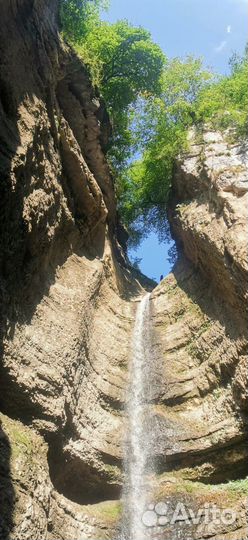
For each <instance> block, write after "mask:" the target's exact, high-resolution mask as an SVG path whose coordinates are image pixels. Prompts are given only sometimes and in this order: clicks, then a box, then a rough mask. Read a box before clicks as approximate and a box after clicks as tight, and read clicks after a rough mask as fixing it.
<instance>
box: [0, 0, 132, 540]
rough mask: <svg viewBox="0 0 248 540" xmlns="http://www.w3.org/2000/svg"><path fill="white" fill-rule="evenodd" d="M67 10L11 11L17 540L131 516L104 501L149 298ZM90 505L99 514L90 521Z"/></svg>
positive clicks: (0, 401)
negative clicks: (136, 335)
mask: <svg viewBox="0 0 248 540" xmlns="http://www.w3.org/2000/svg"><path fill="white" fill-rule="evenodd" d="M57 7H58V6H57V2H55V1H52V2H51V1H50V0H35V1H34V2H30V1H29V0H28V1H26V0H18V1H14V0H7V1H6V2H4V3H3V6H1V44H0V47H1V60H0V62H1V69H0V71H1V75H0V77H1V80H0V139H1V146H0V152H1V156H0V176H1V185H0V190H1V194H0V206H1V208H0V210H1V211H0V216H1V233H0V246H1V249H0V278H1V282H0V293H1V295H0V298H1V353H2V354H1V356H2V359H1V364H0V407H1V411H3V412H4V413H5V415H7V416H5V420H6V418H7V420H6V421H5V420H4V421H3V423H2V438H1V441H2V445H3V456H5V457H3V469H2V468H1V473H2V472H3V484H4V487H6V490H7V493H8V494H9V495H8V496H7V498H6V500H5V510H4V519H3V522H2V521H1V527H2V528H1V532H0V537H1V538H4V539H5V538H9V536H10V537H11V538H13V539H15V540H16V539H17V538H18V539H19V538H20V539H29V538H31V537H32V538H33V539H35V538H37V539H40V538H56V539H58V538H66V539H69V538H72V539H73V540H75V538H80V539H81V538H82V535H83V536H84V537H85V538H92V535H96V536H98V533H97V530H98V529H97V527H98V525H99V527H100V526H101V524H102V527H103V528H105V529H106V528H107V532H106V530H105V532H104V531H101V532H100V533H99V535H100V537H101V538H104V535H105V536H106V535H109V534H110V531H111V527H112V526H114V520H113V516H114V515H118V508H119V507H118V503H112V502H111V501H110V502H108V503H107V506H106V503H105V502H104V501H107V500H111V499H118V497H119V494H120V490H121V484H122V472H121V445H122V432H123V421H122V405H123V402H124V399H125V388H126V379H127V363H128V356H129V352H128V348H129V343H130V339H131V332H132V323H133V315H134V313H133V312H134V310H133V307H132V304H131V303H130V301H129V297H130V296H131V297H132V296H134V297H135V296H136V295H138V294H140V291H141V290H142V289H141V286H140V285H139V283H138V282H137V281H136V280H135V279H132V278H131V275H130V273H129V272H128V270H126V269H125V268H124V269H122V268H121V266H120V264H119V263H118V262H117V258H116V256H115V254H118V259H119V260H120V261H121V260H122V258H123V257H122V253H121V248H120V246H119V245H118V240H117V231H118V228H119V225H118V222H117V218H116V203H115V194H114V186H113V180H112V177H111V174H110V170H109V167H108V164H107V161H106V158H105V154H104V148H105V146H106V144H107V141H108V136H109V134H110V131H111V127H110V123H109V120H108V115H107V112H106V110H105V108H104V105H103V103H102V100H101V98H100V96H99V95H98V94H97V91H96V90H94V89H93V87H92V85H91V82H90V79H89V76H88V73H87V71H86V69H85V67H84V65H83V64H82V63H81V62H80V61H79V59H78V58H77V57H76V55H75V54H74V53H73V51H72V50H71V49H70V48H69V47H68V46H66V45H65V44H64V43H63V42H62V41H61V38H60V36H59V33H58V26H57ZM8 417H10V418H12V419H13V421H12V420H9V421H8ZM14 419H16V420H17V424H15V421H14ZM6 422H7V423H6ZM24 424H25V425H28V428H27V429H26V427H25V426H24ZM15 435H17V436H18V441H19V439H20V441H21V442H20V444H19V442H18V441H17V446H18V449H17V450H18V456H19V457H18V456H16V453H15V450H13V446H14V445H15ZM22 438H23V441H24V442H23V443H22ZM26 440H27V444H26V442H25V441H26ZM29 448H30V451H29ZM11 452H12V453H11ZM22 453H23V455H22ZM35 478H36V479H37V485H36V480H35ZM16 492H17V494H16ZM1 496H2V487H1ZM16 496H17V500H16ZM85 503H92V504H93V503H100V505H99V506H97V509H96V511H95V512H94V511H93V510H91V511H90V512H89V511H86V510H84V509H83V506H82V505H84V504H85ZM88 510H89V509H88ZM106 523H107V524H108V527H107V525H106Z"/></svg>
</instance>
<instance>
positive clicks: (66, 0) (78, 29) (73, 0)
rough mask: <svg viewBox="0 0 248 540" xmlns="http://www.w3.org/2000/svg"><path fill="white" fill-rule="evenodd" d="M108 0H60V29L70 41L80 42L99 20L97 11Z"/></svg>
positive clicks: (105, 5) (104, 5)
mask: <svg viewBox="0 0 248 540" xmlns="http://www.w3.org/2000/svg"><path fill="white" fill-rule="evenodd" d="M107 5H108V0H60V23H61V29H62V32H63V34H64V36H65V37H66V39H68V40H69V41H70V42H71V43H73V44H76V43H82V42H83V40H84V39H85V37H86V35H87V34H88V33H89V32H90V30H91V29H92V28H93V27H94V26H95V25H96V24H97V23H98V22H99V21H100V18H99V11H100V9H101V8H102V9H104V8H106V7H107Z"/></svg>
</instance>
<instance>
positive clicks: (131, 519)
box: [122, 294, 150, 540]
mask: <svg viewBox="0 0 248 540" xmlns="http://www.w3.org/2000/svg"><path fill="white" fill-rule="evenodd" d="M149 300H150V295H149V294H147V295H145V296H144V297H143V298H142V300H141V301H140V303H139V305H138V308H137V313H136V320H135V327H134V332H133V341H132V363H131V368H130V384H129V389H128V398H127V417H128V435H127V440H126V448H125V475H126V480H125V487H124V497H123V498H124V525H123V529H124V530H123V535H122V538H125V540H143V539H144V538H145V531H144V527H143V524H142V513H143V512H144V510H145V505H146V502H147V500H146V498H147V489H148V486H147V459H148V457H149V456H148V446H149V445H148V440H147V439H148V434H147V429H146V425H145V424H146V409H147V390H148V384H149V360H150V359H149V358H148V355H149Z"/></svg>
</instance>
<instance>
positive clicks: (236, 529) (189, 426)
mask: <svg viewBox="0 0 248 540" xmlns="http://www.w3.org/2000/svg"><path fill="white" fill-rule="evenodd" d="M194 143H195V141H194V140H192V145H191V149H190V151H189V154H187V156H185V157H183V158H182V160H181V162H180V163H178V165H177V168H176V172H175V177H174V184H173V196H172V200H171V208H170V213H169V218H170V223H171V228H172V232H173V234H174V236H175V239H176V241H177V244H178V247H179V251H180V253H181V255H180V258H179V261H178V262H177V263H176V265H175V267H174V269H173V272H172V273H171V274H170V275H169V276H168V277H167V278H166V279H165V280H163V282H162V283H161V284H160V285H159V286H158V287H157V288H156V289H155V290H154V292H153V294H152V320H153V349H152V350H153V355H154V358H153V361H154V384H153V389H154V394H153V396H152V400H153V403H154V406H153V410H151V416H150V419H149V427H150V429H151V430H152V433H153V440H154V443H155V452H154V453H155V460H156V463H157V469H158V471H160V476H159V477H158V478H157V479H156V481H155V485H156V488H155V492H156V497H157V498H158V500H159V501H161V500H162V501H164V500H165V501H166V502H168V504H169V506H170V507H171V506H172V507H173V500H174V502H175V501H181V502H182V503H183V504H186V508H197V509H198V510H199V508H202V506H203V503H205V502H208V503H210V504H216V496H217V492H218V490H219V497H220V498H221V499H222V502H223V504H224V506H226V507H229V506H230V504H231V506H232V505H234V506H235V505H236V504H238V505H239V510H237V511H234V513H236V516H237V520H236V521H234V522H233V523H232V524H230V526H227V524H225V526H223V523H222V527H220V524H219V525H218V524H216V523H213V521H212V520H209V521H208V523H205V528H204V527H203V525H202V522H200V524H199V526H198V527H194V526H193V524H192V523H191V524H190V526H189V524H188V525H187V523H185V524H184V525H185V527H184V526H183V529H182V528H180V527H179V529H178V530H177V531H174V536H173V537H175V538H179V537H180V534H182V530H183V531H185V534H186V533H187V534H190V535H191V536H190V538H202V537H205V536H207V537H209V536H210V537H214V538H220V537H221V538H222V535H226V536H225V538H228V539H233V540H234V539H235V540H236V538H246V536H247V517H246V515H245V508H246V494H247V481H245V480H242V479H244V478H245V477H246V476H247V457H248V456H247V316H246V308H247V306H246V301H247V197H248V194H247V191H248V189H247V180H248V167H247V149H246V148H244V147H241V146H238V145H235V146H234V145H231V144H230V143H228V142H227V141H226V139H225V138H224V137H222V136H221V135H220V134H218V133H209V132H205V133H203V136H202V139H201V144H199V141H198V144H194ZM234 480H235V481H237V484H235V482H234V484H232V482H231V483H230V484H225V483H226V482H230V481H234ZM242 482H243V483H242ZM206 485H207V486H208V489H207V490H206V488H205V486H206ZM232 485H234V486H235V485H236V487H237V492H236V494H238V491H239V489H240V492H239V495H238V496H237V499H236V502H235V501H234V498H233V501H232V503H230V493H231V491H232V489H231V486H232ZM194 486H195V487H194ZM211 486H212V487H211ZM242 486H243V487H242ZM230 490H231V491H230ZM242 492H243V495H242ZM173 493H174V495H173ZM169 494H170V495H169ZM173 497H174V499H173ZM231 498H232V496H231ZM228 501H229V502H228ZM218 505H220V502H219V503H218ZM240 505H241V506H240ZM174 507H175V504H174ZM219 507H220V506H218V508H219ZM184 519H187V518H184ZM217 521H218V520H217ZM202 527H203V528H202ZM171 534H172V530H171V529H170V527H166V528H162V529H161V535H162V536H161V538H164V539H167V538H171ZM177 535H178V536H177Z"/></svg>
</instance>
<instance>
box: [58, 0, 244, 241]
mask: <svg viewBox="0 0 248 540" xmlns="http://www.w3.org/2000/svg"><path fill="white" fill-rule="evenodd" d="M107 3H108V1H107V0H61V11H60V15H61V23H62V30H63V33H64V35H65V37H66V38H67V39H68V40H69V41H70V42H71V43H72V44H73V46H74V47H75V49H76V50H77V52H78V53H79V54H80V55H81V56H82V59H83V60H84V62H85V63H87V64H88V65H89V68H90V71H91V75H92V78H93V81H94V82H95V83H96V84H97V85H98V86H99V88H100V90H101V93H102V94H103V97H104V98H105V101H106V104H107V108H108V111H109V113H110V116H111V119H112V124H113V135H112V140H111V142H110V148H109V151H108V156H109V159H110V161H111V163H112V166H113V168H114V171H115V176H116V189H117V195H118V201H119V210H120V214H121V217H122V220H123V222H124V223H125V224H126V226H127V227H128V229H129V232H130V233H131V238H132V241H133V242H134V243H137V242H139V241H140V239H141V238H142V237H143V236H145V235H146V234H148V233H149V231H150V230H151V229H155V230H156V232H158V233H159V235H160V237H161V239H164V238H165V237H166V236H167V232H168V231H167V226H166V219H165V216H166V206H167V202H168V196H169V193H170V187H171V182H172V176H173V167H174V163H175V160H176V158H177V157H178V156H179V155H180V153H182V152H183V151H185V150H186V149H187V134H188V130H189V128H190V127H192V126H193V125H194V126H196V127H197V128H198V130H201V126H202V125H203V124H205V123H208V124H209V125H210V126H212V127H213V128H214V129H223V130H226V129H229V130H230V128H231V131H232V134H233V136H236V137H240V136H241V137H243V136H245V135H246V134H247V110H248V85H247V74H248V62H247V53H246V55H245V56H244V57H243V58H239V57H237V56H236V55H234V56H233V58H232V59H231V73H230V75H229V76H225V77H216V76H214V75H213V74H212V73H210V72H209V71H206V70H205V69H204V68H203V65H202V61H201V60H200V59H196V58H193V57H187V58H186V59H185V60H181V59H179V58H175V59H172V60H170V61H169V60H168V59H167V58H166V57H165V55H164V54H163V52H162V51H161V49H160V48H159V46H158V45H156V44H155V43H153V41H152V39H151V35H150V33H149V32H148V31H147V30H145V29H144V28H141V27H133V26H131V25H130V24H129V23H128V22H127V21H125V20H124V21H119V22H117V23H115V24H109V23H106V22H102V21H101V20H100V16H99V13H100V9H102V8H104V7H106V5H107ZM133 156H136V160H134V159H133Z"/></svg>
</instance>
